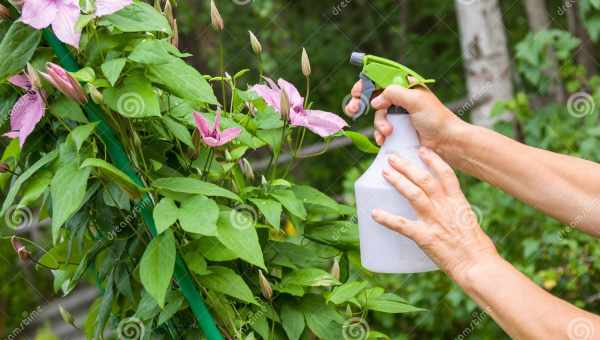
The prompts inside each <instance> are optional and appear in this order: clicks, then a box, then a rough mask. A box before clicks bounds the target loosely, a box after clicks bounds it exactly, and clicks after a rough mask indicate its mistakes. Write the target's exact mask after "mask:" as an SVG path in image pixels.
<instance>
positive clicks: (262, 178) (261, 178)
mask: <svg viewBox="0 0 600 340" xmlns="http://www.w3.org/2000/svg"><path fill="white" fill-rule="evenodd" d="M268 183H269V182H267V178H266V177H265V175H261V176H260V184H262V185H264V186H266V185H267V184H268Z"/></svg>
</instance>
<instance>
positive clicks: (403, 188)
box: [383, 168, 432, 216]
mask: <svg viewBox="0 0 600 340" xmlns="http://www.w3.org/2000/svg"><path fill="white" fill-rule="evenodd" d="M383 177H384V178H385V179H386V180H387V181H388V182H390V184H392V185H393V186H394V187H395V188H396V190H398V192H400V194H401V195H402V196H404V198H406V200H408V202H409V203H410V205H411V206H412V207H413V209H415V211H416V212H417V214H418V215H419V216H427V215H429V213H430V212H431V209H432V204H431V200H430V199H429V197H427V194H425V192H424V191H423V190H422V189H421V188H419V187H418V186H417V185H416V184H415V183H413V182H411V181H410V180H409V179H408V178H406V177H405V176H404V175H403V174H401V173H400V172H398V171H396V170H394V169H391V168H387V169H384V170H383Z"/></svg>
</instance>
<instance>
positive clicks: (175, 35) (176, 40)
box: [171, 19, 179, 48]
mask: <svg viewBox="0 0 600 340" xmlns="http://www.w3.org/2000/svg"><path fill="white" fill-rule="evenodd" d="M171 28H172V29H173V37H171V45H173V46H175V48H179V28H178V27H177V19H173V22H172V23H171Z"/></svg>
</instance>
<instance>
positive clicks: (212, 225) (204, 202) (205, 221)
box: [179, 195, 219, 236]
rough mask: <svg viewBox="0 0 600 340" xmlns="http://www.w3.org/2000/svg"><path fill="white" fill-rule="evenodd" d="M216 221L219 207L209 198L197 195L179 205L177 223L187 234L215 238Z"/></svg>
mask: <svg viewBox="0 0 600 340" xmlns="http://www.w3.org/2000/svg"><path fill="white" fill-rule="evenodd" d="M218 219H219V206H218V205H217V203H216V202H215V201H214V200H212V199H210V198H207V197H205V196H202V195H197V196H194V197H191V198H190V199H188V200H185V201H183V202H182V203H181V208H180V209H179V222H180V223H181V228H182V229H183V230H185V231H187V232H189V233H194V234H201V235H206V236H216V235H217V220H218Z"/></svg>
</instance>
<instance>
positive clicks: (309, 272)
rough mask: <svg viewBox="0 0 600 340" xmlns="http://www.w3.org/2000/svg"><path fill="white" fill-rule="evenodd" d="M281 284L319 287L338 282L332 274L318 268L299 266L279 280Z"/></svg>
mask: <svg viewBox="0 0 600 340" xmlns="http://www.w3.org/2000/svg"><path fill="white" fill-rule="evenodd" d="M281 284H282V285H288V284H295V285H299V286H309V287H319V286H325V287H328V286H333V285H338V284H340V282H339V281H338V280H336V278H335V277H333V275H331V274H329V273H328V272H326V271H324V270H322V269H318V268H301V269H297V270H294V271H293V272H291V273H290V274H288V275H286V276H285V277H284V278H283V280H281Z"/></svg>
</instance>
